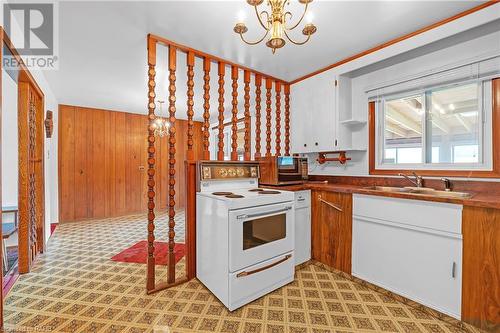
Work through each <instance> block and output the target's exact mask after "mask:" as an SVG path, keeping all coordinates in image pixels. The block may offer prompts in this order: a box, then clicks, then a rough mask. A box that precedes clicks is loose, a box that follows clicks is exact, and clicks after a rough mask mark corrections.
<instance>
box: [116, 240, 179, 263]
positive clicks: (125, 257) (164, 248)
mask: <svg viewBox="0 0 500 333" xmlns="http://www.w3.org/2000/svg"><path fill="white" fill-rule="evenodd" d="M174 253H175V263H178V262H179V260H181V259H182V257H184V255H185V248H184V244H183V243H176V244H175V247H174ZM147 257H148V242H147V241H140V242H139V243H137V244H135V245H133V246H131V247H129V248H128V249H125V250H123V251H122V252H120V253H118V254H117V255H115V256H114V257H113V258H111V260H113V261H119V262H133V263H137V264H145V263H146V259H147ZM155 258H156V264H157V265H167V264H168V243H166V242H155Z"/></svg>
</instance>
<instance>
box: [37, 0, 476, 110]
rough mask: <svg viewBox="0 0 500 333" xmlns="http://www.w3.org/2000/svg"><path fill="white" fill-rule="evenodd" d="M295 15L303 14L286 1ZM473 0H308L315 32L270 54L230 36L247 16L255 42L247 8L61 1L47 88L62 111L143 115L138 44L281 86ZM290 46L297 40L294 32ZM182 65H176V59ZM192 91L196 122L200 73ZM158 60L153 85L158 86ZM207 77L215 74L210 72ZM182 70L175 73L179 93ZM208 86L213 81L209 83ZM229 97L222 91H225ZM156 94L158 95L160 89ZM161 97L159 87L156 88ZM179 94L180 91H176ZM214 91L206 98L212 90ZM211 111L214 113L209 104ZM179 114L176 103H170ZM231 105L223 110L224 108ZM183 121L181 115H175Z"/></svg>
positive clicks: (143, 63)
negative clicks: (159, 44) (180, 52)
mask: <svg viewBox="0 0 500 333" xmlns="http://www.w3.org/2000/svg"><path fill="white" fill-rule="evenodd" d="M291 2H292V3H291V5H290V7H291V9H292V11H293V12H294V13H296V16H298V15H299V14H300V13H301V11H300V10H301V9H302V5H300V4H299V3H298V1H294V0H292V1H291ZM479 3H480V2H477V1H314V2H313V3H312V4H311V5H310V10H311V11H312V13H313V22H314V23H315V24H316V26H317V27H318V31H317V33H316V34H315V35H314V36H313V38H312V40H311V41H310V42H309V43H307V44H306V45H304V46H294V45H286V46H285V47H284V48H283V49H280V50H278V51H277V52H276V54H275V55H272V54H271V51H270V50H269V49H268V48H267V47H266V46H265V45H263V44H261V45H257V46H248V45H246V44H243V42H241V41H240V40H239V37H238V36H237V35H236V34H234V33H233V31H232V28H233V26H234V23H235V22H236V19H237V17H238V15H240V13H244V16H246V20H245V21H246V23H247V26H248V27H249V32H248V33H247V35H248V37H249V38H252V39H254V38H257V37H258V36H259V35H260V34H261V32H262V31H261V30H260V29H259V27H258V23H257V21H256V18H255V15H254V13H253V12H252V11H251V7H250V6H248V5H247V4H246V1H244V0H241V1H152V2H145V1H141V2H134V1H106V2H104V1H85V2H83V1H82V2H78V1H62V2H60V3H59V48H60V52H59V59H60V62H59V70H57V71H48V72H46V73H47V75H46V76H47V79H48V81H49V83H50V84H51V87H52V88H53V90H54V92H55V94H56V97H57V98H58V101H59V102H60V103H62V104H72V105H81V106H89V107H95V108H103V109H112V110H120V111H127V112H134V113H146V104H147V100H146V96H147V57H146V35H147V34H148V33H154V34H156V35H159V36H163V37H165V38H167V39H170V40H173V41H175V42H178V43H181V44H184V45H187V46H190V47H192V48H195V49H198V50H202V51H204V52H207V53H210V54H213V55H216V56H219V57H222V58H225V59H228V60H230V61H233V62H236V63H240V64H243V65H246V66H248V67H251V68H254V69H256V70H258V71H261V72H264V73H267V74H269V75H273V76H275V77H278V78H281V79H283V80H287V81H289V80H293V79H295V78H298V77H300V76H302V75H305V74H308V73H310V72H312V71H314V70H317V69H319V68H322V67H324V66H327V65H329V64H331V63H333V62H336V61H338V60H341V59H344V58H346V57H348V56H350V55H353V54H356V53H358V52H361V51H363V50H366V49H368V48H370V47H373V46H376V45H378V44H381V43H383V42H385V41H388V40H390V39H393V38H395V37H398V36H401V35H403V34H406V33H409V32H412V31H415V30H417V29H419V28H421V27H424V26H427V25H429V24H432V23H434V22H437V21H440V20H442V19H444V18H447V17H450V16H453V15H454V14H457V13H459V12H462V11H464V10H467V9H469V8H471V7H474V6H476V5H478V4H479ZM294 36H295V37H296V38H297V39H299V38H300V37H303V36H301V34H300V31H297V32H295V35H294ZM178 62H179V64H181V65H184V63H185V60H184V57H179V59H178ZM199 65H200V64H198V63H197V67H196V68H195V71H197V72H198V73H197V82H195V96H196V98H197V99H196V100H195V112H196V118H197V119H199V118H200V115H201V111H202V110H200V109H201V108H200V107H196V106H200V105H201V104H200V103H197V102H199V101H200V98H201V97H200V96H201V95H202V84H201V83H199V82H198V81H199V80H198V78H201V76H199V75H198V74H199V72H200V70H201V67H200V66H199ZM163 66H164V61H162V62H160V63H159V66H158V72H159V79H160V78H161V79H162V80H163V82H164V83H163V84H165V82H166V76H165V75H163V76H162V75H161V74H160V73H161V72H163V71H164V70H163V68H164V67H163ZM213 70H215V66H213ZM185 73H186V70H185V68H183V67H182V66H180V68H179V69H178V71H177V77H178V82H177V83H178V85H179V87H184V86H185V85H183V83H182V82H185V78H184V77H185V75H186V74H185ZM212 82H213V85H214V86H215V82H216V76H215V77H213V78H212ZM227 87H228V88H227V89H226V91H228V89H229V88H230V86H227ZM159 89H160V88H159ZM161 89H165V87H161ZM178 92H179V95H180V96H182V95H185V90H182V89H181V88H178ZM214 92H215V91H214ZM211 104H212V105H216V104H217V100H216V99H213V100H212V102H211ZM178 105H179V111H184V110H185V108H184V109H183V106H184V105H186V103H185V99H184V100H182V97H181V99H178ZM227 105H230V103H227ZM182 114H185V112H183V113H182Z"/></svg>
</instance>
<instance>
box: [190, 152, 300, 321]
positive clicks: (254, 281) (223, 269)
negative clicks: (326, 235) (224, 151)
mask: <svg viewBox="0 0 500 333" xmlns="http://www.w3.org/2000/svg"><path fill="white" fill-rule="evenodd" d="M258 176H259V164H258V163H257V162H215V161H207V162H200V163H199V192H198V193H197V196H196V258H197V259H196V270H197V277H198V279H199V280H200V281H201V282H202V283H203V284H204V285H205V286H206V287H207V288H208V289H210V291H212V293H214V295H215V296H216V297H217V298H218V299H219V300H220V301H221V302H222V303H223V304H224V305H225V306H226V307H227V308H228V309H229V310H231V311H232V310H235V309H237V308H239V307H240V306H242V305H245V304H247V303H249V302H251V301H253V300H255V299H257V298H259V297H261V296H263V295H265V294H267V293H269V292H271V291H273V290H275V289H277V288H279V287H282V286H284V285H285V284H287V283H290V282H292V281H293V279H294V266H295V265H294V257H293V250H294V229H295V226H294V215H295V214H294V193H293V192H289V191H278V190H268V189H261V188H258Z"/></svg>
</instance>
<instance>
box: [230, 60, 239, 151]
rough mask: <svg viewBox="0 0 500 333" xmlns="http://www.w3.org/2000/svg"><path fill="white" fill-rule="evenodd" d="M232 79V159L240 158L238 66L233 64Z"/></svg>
mask: <svg viewBox="0 0 500 333" xmlns="http://www.w3.org/2000/svg"><path fill="white" fill-rule="evenodd" d="M231 79H232V80H233V83H232V85H231V86H232V88H233V92H232V93H231V96H232V97H233V100H232V102H231V104H232V105H233V108H232V110H231V114H232V117H231V161H237V160H238V67H236V66H231Z"/></svg>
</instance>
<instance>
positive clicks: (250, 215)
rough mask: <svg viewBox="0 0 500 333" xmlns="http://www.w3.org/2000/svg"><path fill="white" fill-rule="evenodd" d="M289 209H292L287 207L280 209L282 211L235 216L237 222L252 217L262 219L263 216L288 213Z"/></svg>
mask: <svg viewBox="0 0 500 333" xmlns="http://www.w3.org/2000/svg"><path fill="white" fill-rule="evenodd" d="M290 209H292V207H291V206H287V207H285V208H282V209H278V210H272V211H270V212H265V213H256V214H242V215H238V216H236V218H237V219H238V220H243V219H250V218H253V217H260V216H262V217H264V216H268V215H273V214H276V213H281V212H286V211H289V210H290Z"/></svg>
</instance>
